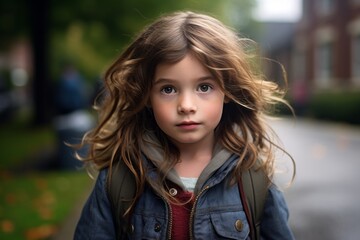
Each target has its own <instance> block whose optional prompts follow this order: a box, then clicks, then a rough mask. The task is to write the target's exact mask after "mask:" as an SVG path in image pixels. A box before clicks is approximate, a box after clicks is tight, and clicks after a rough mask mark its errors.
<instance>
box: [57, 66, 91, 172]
mask: <svg viewBox="0 0 360 240" xmlns="http://www.w3.org/2000/svg"><path fill="white" fill-rule="evenodd" d="M88 95H89V94H87V88H86V85H85V79H84V78H83V76H82V75H81V74H80V72H79V71H78V70H77V69H76V68H75V67H74V66H73V65H72V64H67V65H66V66H65V68H64V72H63V74H62V75H61V76H60V79H59V83H58V85H57V87H56V95H55V106H56V113H57V115H56V117H55V118H54V127H55V131H56V135H57V137H58V143H57V162H58V167H59V169H73V170H75V169H78V168H79V167H81V166H82V163H81V162H80V161H78V160H77V159H76V158H75V151H74V149H73V148H71V147H70V146H68V144H80V143H81V139H82V137H83V135H84V134H85V133H86V132H87V131H89V130H90V129H91V128H92V127H93V125H94V123H93V117H92V116H91V115H90V113H89V112H87V110H86V109H87V108H88V105H89V97H88ZM87 149H88V148H87V147H84V148H82V149H80V150H79V151H78V154H80V155H81V156H84V155H86V153H87Z"/></svg>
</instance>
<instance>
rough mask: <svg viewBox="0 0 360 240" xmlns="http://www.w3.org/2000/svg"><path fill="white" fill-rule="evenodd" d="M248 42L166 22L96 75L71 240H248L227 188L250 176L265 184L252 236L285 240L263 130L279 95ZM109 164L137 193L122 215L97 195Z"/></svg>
mask: <svg viewBox="0 0 360 240" xmlns="http://www.w3.org/2000/svg"><path fill="white" fill-rule="evenodd" d="M248 42H249V40H246V39H242V38H239V37H238V36H237V35H236V34H235V33H234V32H233V31H232V30H230V29H229V28H227V27H225V26H224V25H223V24H222V23H220V22H219V21H218V20H216V19H214V18H212V17H210V16H207V15H203V14H197V13H193V12H176V13H173V14H171V15H167V16H163V17H161V18H160V19H159V20H157V21H156V22H154V23H153V24H151V25H150V26H148V27H147V28H146V29H145V30H144V31H143V32H142V33H140V35H139V36H138V37H137V38H136V39H135V40H134V41H133V43H132V44H131V45H130V46H129V47H128V48H127V49H126V50H125V51H124V52H123V53H122V55H121V56H120V57H119V58H118V59H117V60H116V61H115V63H114V64H113V65H112V66H111V67H110V68H109V69H108V71H107V72H106V76H105V87H106V94H104V95H102V101H101V103H100V104H99V105H100V106H98V110H99V111H100V114H99V115H100V120H99V125H98V126H97V127H96V128H95V129H94V130H93V131H91V132H89V133H88V134H87V135H86V136H85V137H84V141H83V144H89V145H90V147H91V149H90V154H89V156H88V157H87V158H85V159H83V160H84V161H86V162H88V163H92V164H94V165H95V166H96V167H97V168H98V169H99V171H100V172H99V175H98V178H97V182H96V184H95V187H94V190H93V192H92V194H91V195H90V197H89V199H88V201H87V203H86V204H85V206H84V209H83V212H82V215H81V218H80V220H79V222H78V225H77V228H76V232H75V239H115V238H118V239H250V227H249V222H248V219H247V218H246V214H245V212H244V211H245V208H244V204H243V202H242V200H241V196H240V193H239V192H240V191H239V187H238V181H237V179H238V178H239V176H241V173H242V172H243V171H245V170H248V169H249V168H252V167H254V166H256V168H257V169H258V171H263V172H264V173H265V174H266V176H267V177H268V179H269V187H268V190H267V198H266V202H265V206H264V210H263V212H262V220H261V226H260V235H261V237H262V238H263V239H277V240H279V239H293V236H292V233H291V230H290V228H289V226H288V224H287V219H288V209H287V206H286V203H285V201H284V198H283V195H282V194H281V192H280V191H279V190H278V189H277V188H276V186H275V185H274V184H272V183H271V180H272V177H273V172H274V169H273V168H274V167H273V166H274V156H273V155H274V154H273V147H274V146H277V145H275V144H274V143H273V142H272V141H271V140H270V138H269V135H268V133H267V131H266V129H267V128H266V127H265V124H264V120H265V119H264V117H265V114H266V113H268V110H269V109H270V108H271V107H272V106H273V105H274V104H277V103H278V102H279V101H280V102H281V101H283V100H281V96H282V93H281V92H280V91H279V88H278V86H277V85H276V84H275V83H274V82H269V81H265V79H263V77H262V75H261V74H260V73H259V69H258V68H257V66H256V65H255V63H256V60H255V58H254V56H252V55H251V54H250V53H248V52H247V50H246V49H245V47H246V46H247V43H248ZM118 163H122V165H121V166H123V167H126V169H127V171H128V172H129V173H130V174H131V176H132V177H133V178H134V179H135V183H136V186H134V187H135V189H134V191H135V196H134V198H133V199H132V201H131V204H130V207H129V208H128V209H126V214H125V216H117V215H116V214H115V213H114V211H113V208H112V205H111V201H110V196H109V193H108V191H107V184H108V181H109V176H110V175H111V174H110V173H111V172H112V171H113V166H115V165H116V164H118ZM115 204H116V203H115ZM119 217H120V218H122V217H127V218H128V219H129V226H128V227H126V229H127V230H126V231H120V230H119V229H118V227H117V226H116V224H115V222H116V221H117V219H116V218H119Z"/></svg>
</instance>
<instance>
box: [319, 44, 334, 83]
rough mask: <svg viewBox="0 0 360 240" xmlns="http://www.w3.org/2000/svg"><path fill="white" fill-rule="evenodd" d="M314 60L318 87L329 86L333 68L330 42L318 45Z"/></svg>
mask: <svg viewBox="0 0 360 240" xmlns="http://www.w3.org/2000/svg"><path fill="white" fill-rule="evenodd" d="M316 53H317V58H316V81H317V85H319V86H323V87H326V86H329V84H330V79H331V77H332V68H333V64H332V63H333V59H332V58H333V50H332V43H331V42H324V43H321V44H319V45H318V48H317V51H316Z"/></svg>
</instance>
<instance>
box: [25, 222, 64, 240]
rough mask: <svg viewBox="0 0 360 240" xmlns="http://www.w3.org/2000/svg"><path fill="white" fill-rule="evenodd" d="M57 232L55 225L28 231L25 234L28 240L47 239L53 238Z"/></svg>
mask: <svg viewBox="0 0 360 240" xmlns="http://www.w3.org/2000/svg"><path fill="white" fill-rule="evenodd" d="M57 230H58V229H57V227H56V226H54V225H42V226H39V227H34V228H30V229H28V230H27V231H26V232H25V236H26V239H27V240H35V239H36V240H38V239H45V238H49V237H51V236H53V235H54V234H55V233H56V232H57Z"/></svg>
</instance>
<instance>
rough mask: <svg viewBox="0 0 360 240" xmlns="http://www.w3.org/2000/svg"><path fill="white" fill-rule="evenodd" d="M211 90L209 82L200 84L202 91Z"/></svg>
mask: <svg viewBox="0 0 360 240" xmlns="http://www.w3.org/2000/svg"><path fill="white" fill-rule="evenodd" d="M210 90H211V86H210V85H208V84H202V85H200V86H199V91H200V92H209V91H210Z"/></svg>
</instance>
